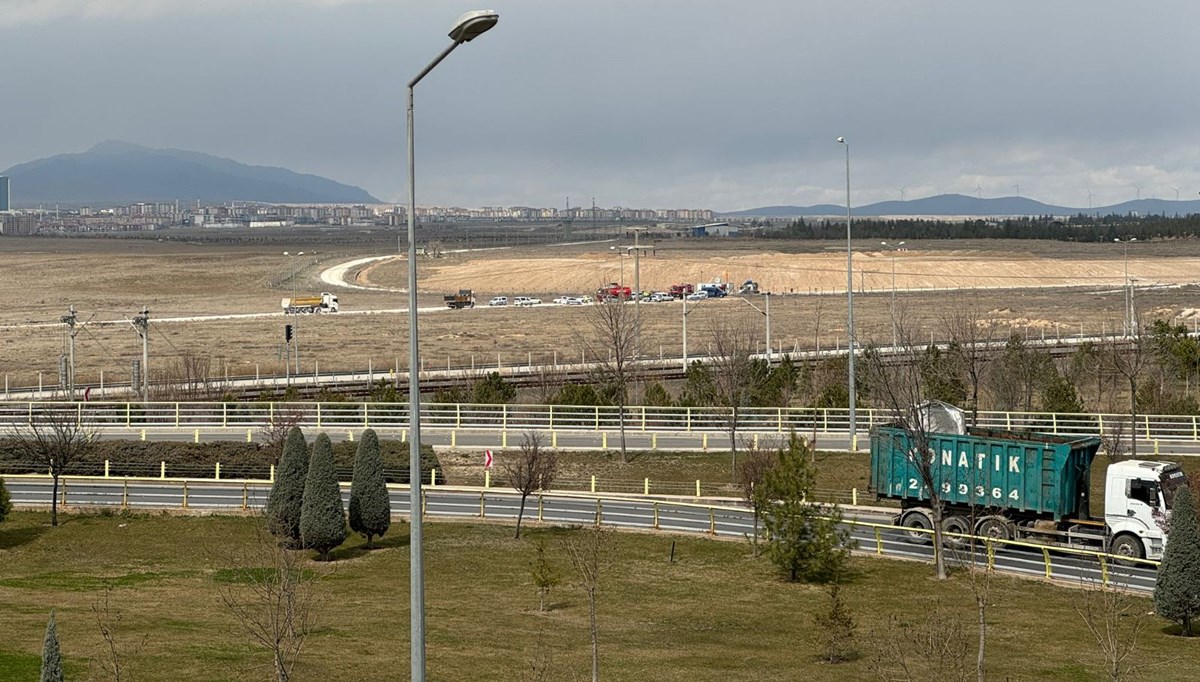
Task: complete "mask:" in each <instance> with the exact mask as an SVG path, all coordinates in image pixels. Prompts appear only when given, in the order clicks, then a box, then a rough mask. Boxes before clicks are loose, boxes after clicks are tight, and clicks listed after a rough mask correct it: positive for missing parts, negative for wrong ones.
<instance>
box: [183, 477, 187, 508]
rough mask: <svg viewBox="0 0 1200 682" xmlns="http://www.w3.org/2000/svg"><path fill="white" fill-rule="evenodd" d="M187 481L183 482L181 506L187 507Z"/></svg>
mask: <svg viewBox="0 0 1200 682" xmlns="http://www.w3.org/2000/svg"><path fill="white" fill-rule="evenodd" d="M187 493H188V491H187V481H184V482H183V508H184V509H187V508H188V507H187Z"/></svg>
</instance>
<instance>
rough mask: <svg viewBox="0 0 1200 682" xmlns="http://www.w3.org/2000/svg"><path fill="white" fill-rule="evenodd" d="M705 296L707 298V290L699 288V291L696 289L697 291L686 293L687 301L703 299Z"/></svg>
mask: <svg viewBox="0 0 1200 682" xmlns="http://www.w3.org/2000/svg"><path fill="white" fill-rule="evenodd" d="M706 298H708V292H707V291H704V290H700V291H697V292H694V293H691V294H688V295H687V300H689V301H703V300H704V299H706Z"/></svg>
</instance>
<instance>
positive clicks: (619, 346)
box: [578, 298, 640, 463]
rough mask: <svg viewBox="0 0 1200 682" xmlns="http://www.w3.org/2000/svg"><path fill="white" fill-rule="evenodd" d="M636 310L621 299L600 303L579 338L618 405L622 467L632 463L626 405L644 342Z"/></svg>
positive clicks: (589, 312)
mask: <svg viewBox="0 0 1200 682" xmlns="http://www.w3.org/2000/svg"><path fill="white" fill-rule="evenodd" d="M635 308H636V306H632V305H626V304H625V302H624V301H622V300H621V299H619V298H606V299H605V300H603V301H597V302H596V304H595V305H592V306H589V307H588V311H587V325H586V329H585V330H584V332H583V333H580V334H578V336H579V341H580V343H581V344H582V345H583V347H584V349H585V350H586V351H587V354H588V355H590V356H592V357H593V358H595V364H596V369H597V373H598V374H599V375H600V376H601V377H603V380H604V382H605V383H607V384H608V386H609V388H610V389H611V391H612V395H613V399H614V401H615V402H616V403H617V420H618V425H619V428H620V432H621V462H622V463H625V462H627V461H629V460H628V456H627V453H626V449H625V404H626V401H627V400H628V399H629V385H630V384H631V383H632V382H633V379H634V376H635V364H636V361H637V357H638V348H637V344H638V339H639V338H640V330H639V329H638V316H637V311H636V310H635Z"/></svg>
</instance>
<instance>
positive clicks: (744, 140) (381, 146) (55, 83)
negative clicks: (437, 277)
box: [0, 0, 1200, 210]
mask: <svg viewBox="0 0 1200 682" xmlns="http://www.w3.org/2000/svg"><path fill="white" fill-rule="evenodd" d="M477 8H479V6H478V5H476V4H475V3H473V2H471V1H470V0H468V1H466V2H463V1H460V0H0V63H3V65H4V66H3V67H0V68H2V72H3V78H2V79H0V88H2V89H0V111H3V118H2V120H3V131H4V133H3V135H0V168H7V167H8V166H11V165H13V164H17V163H21V162H24V161H29V160H32V159H34V158H38V157H43V156H49V155H52V154H56V153H62V152H70V151H82V150H84V149H86V148H88V147H90V146H92V145H93V144H95V143H97V142H99V141H102V140H106V139H119V140H125V141H129V142H134V143H138V144H144V145H148V146H153V147H177V148H183V149H191V150H196V151H201V152H206V153H211V154H217V155H220V156H227V157H230V158H233V159H236V160H239V161H242V162H245V163H253V164H264V165H280V166H284V167H287V168H290V169H292V170H296V171H301V172H309V173H316V174H320V175H324V176H327V177H330V178H333V179H335V180H339V181H341V182H346V183H350V184H355V185H360V186H362V187H364V188H365V189H367V190H368V191H370V192H371V193H372V194H374V195H376V196H378V197H380V198H381V199H384V200H389V201H400V200H401V199H402V197H403V196H404V195H405V189H404V188H405V175H404V174H405V163H404V154H405V146H404V96H403V95H404V85H405V83H406V82H407V81H408V79H409V78H411V77H412V76H413V75H415V74H416V73H417V72H418V71H419V70H420V69H421V68H422V67H423V66H424V65H425V64H426V63H427V62H428V61H429V60H431V59H432V58H433V57H434V56H435V55H436V54H437V53H438V52H439V51H440V50H441V49H442V48H443V47H444V46H445V45H446V44H447V43H448V38H447V37H446V33H447V31H448V30H449V28H450V26H451V25H452V24H453V22H454V20H455V18H457V17H458V15H459V14H461V13H462V12H464V11H466V10H469V9H477ZM492 8H494V9H496V10H497V11H499V12H500V15H501V18H500V23H499V25H498V26H497V27H496V28H494V29H493V30H492V31H491V32H490V33H488V34H487V35H485V36H483V37H481V38H480V39H479V40H477V41H475V42H472V43H469V44H467V45H463V46H461V47H460V48H459V49H458V50H457V51H456V52H455V53H454V54H453V55H452V56H451V57H450V58H449V59H447V60H446V61H445V62H443V63H442V65H441V66H439V67H438V68H437V70H436V71H434V72H433V73H432V74H431V75H430V76H429V77H428V78H426V79H425V80H424V81H423V82H422V83H421V84H420V85H419V86H418V88H417V92H416V117H417V126H416V136H417V171H418V174H417V202H418V203H419V204H423V205H424V204H440V205H461V206H486V205H505V206H508V205H533V206H562V205H563V203H564V201H565V199H566V197H567V196H570V198H571V203H572V205H580V204H590V202H591V198H592V197H593V196H594V197H595V199H596V202H597V204H599V205H601V206H616V205H620V206H635V207H654V208H667V207H694V208H712V209H715V210H734V209H742V208H749V207H755V206H762V205H771V204H814V203H821V202H836V203H841V202H843V200H844V195H845V176H844V172H845V167H844V156H843V154H844V150H843V148H842V146H841V145H838V144H837V143H836V142H835V138H836V137H837V136H839V135H844V136H846V138H847V139H848V140H849V141H850V143H851V145H852V146H851V163H852V170H853V194H854V199H853V201H854V203H855V204H863V203H869V202H872V201H878V200H883V199H897V198H899V197H900V188H901V187H905V188H906V189H905V190H904V195H905V197H906V198H910V199H911V198H916V197H920V196H926V195H930V194H936V193H942V192H961V193H964V194H972V195H973V194H976V193H977V192H978V193H980V194H982V195H983V196H1008V195H1013V194H1016V190H1015V188H1014V186H1016V185H1020V194H1021V195H1022V196H1028V197H1033V198H1036V199H1040V200H1043V201H1047V202H1051V203H1058V204H1064V205H1070V206H1087V204H1088V192H1089V191H1091V192H1092V193H1093V194H1094V199H1093V201H1094V203H1095V204H1096V205H1102V204H1109V203H1116V202H1120V201H1125V200H1128V199H1133V198H1135V196H1136V193H1137V186H1142V190H1141V195H1142V197H1143V198H1147V197H1158V198H1163V199H1174V198H1175V189H1174V188H1179V191H1180V195H1181V198H1184V199H1190V198H1196V197H1197V196H1198V193H1200V77H1198V76H1200V43H1198V42H1197V41H1196V39H1195V35H1196V31H1197V30H1200V29H1198V28H1197V27H1200V3H1198V2H1196V1H1195V0H1157V1H1155V2H1146V3H1134V2H1129V1H1128V0H1059V1H1056V2H1045V0H1005V1H984V0H974V1H969V2H963V1H962V0H943V1H938V2H934V1H928V2H922V1H917V0H911V1H910V0H871V1H869V2H868V1H865V0H860V1H855V0H828V1H805V0H736V1H733V0H596V1H594V2H584V1H582V0H495V2H494V4H493V5H492Z"/></svg>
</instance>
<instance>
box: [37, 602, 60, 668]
mask: <svg viewBox="0 0 1200 682" xmlns="http://www.w3.org/2000/svg"><path fill="white" fill-rule="evenodd" d="M39 679H40V680H41V682H63V662H62V652H61V651H59V648H58V626H57V625H55V623H54V612H53V611H51V612H50V622H48V623H46V639H45V640H44V641H43V642H42V676H41V677H40V678H39Z"/></svg>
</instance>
